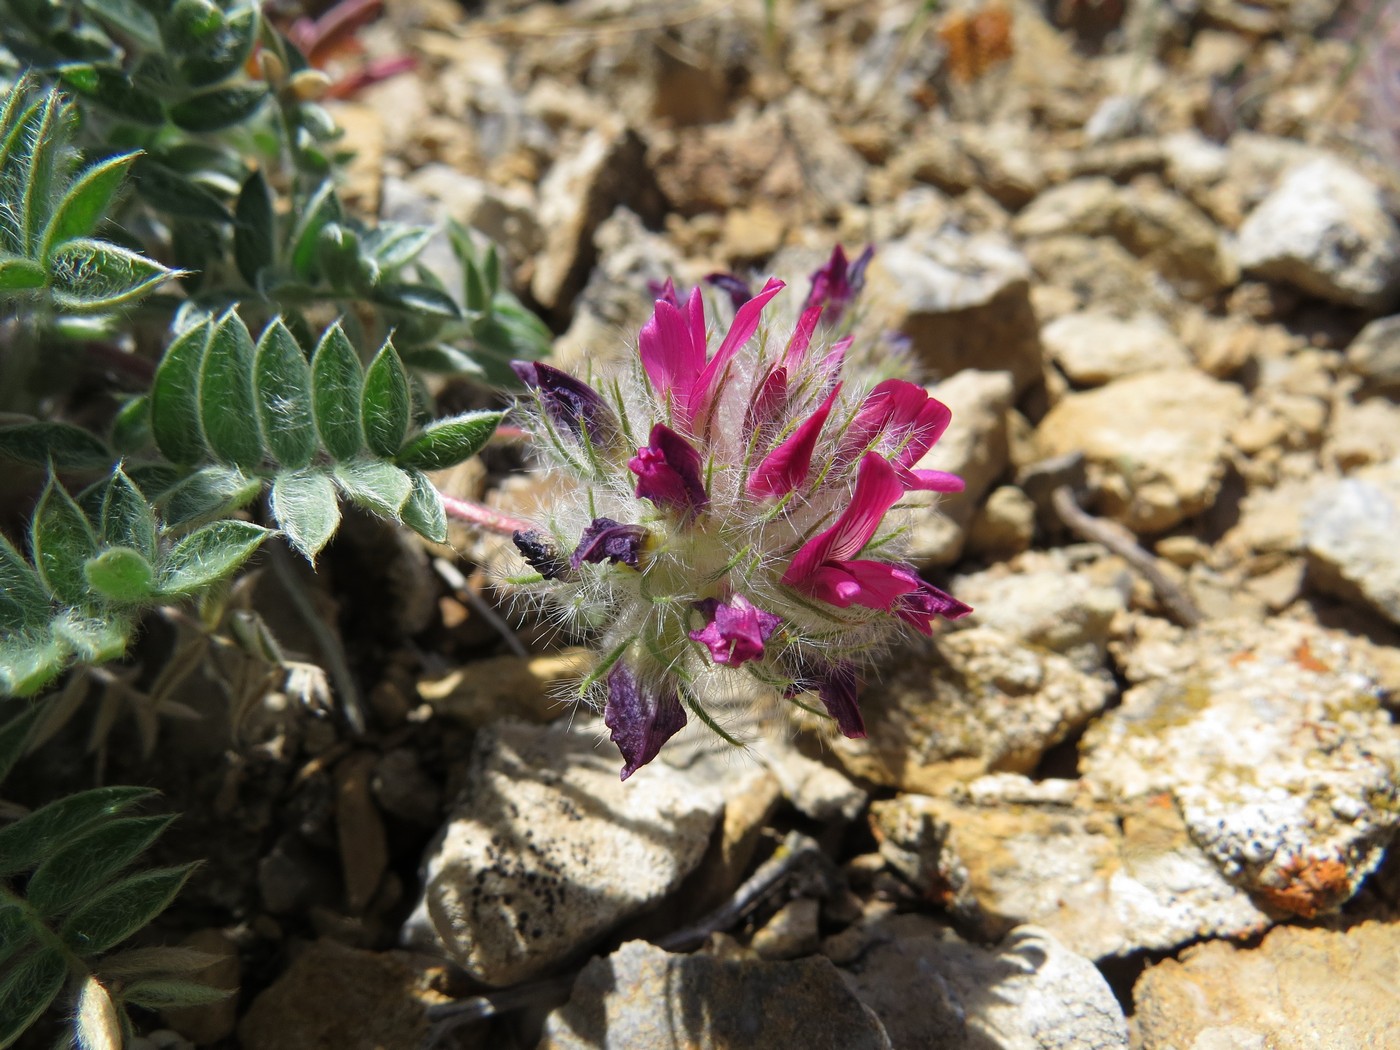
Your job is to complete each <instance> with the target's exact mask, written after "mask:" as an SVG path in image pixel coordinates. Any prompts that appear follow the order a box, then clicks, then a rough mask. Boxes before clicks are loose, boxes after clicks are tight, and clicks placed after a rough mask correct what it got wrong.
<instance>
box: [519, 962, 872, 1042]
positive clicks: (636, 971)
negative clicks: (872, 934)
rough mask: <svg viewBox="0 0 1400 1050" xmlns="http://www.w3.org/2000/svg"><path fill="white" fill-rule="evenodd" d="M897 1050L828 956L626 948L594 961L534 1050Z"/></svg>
mask: <svg viewBox="0 0 1400 1050" xmlns="http://www.w3.org/2000/svg"><path fill="white" fill-rule="evenodd" d="M741 1046H755V1047H757V1046H773V1047H784V1046H790V1047H798V1046H800V1047H811V1048H812V1050H819V1048H821V1050H825V1048H830V1050H890V1041H889V1038H888V1037H887V1036H886V1035H885V1031H884V1028H883V1027H882V1026H881V1024H880V1022H879V1021H878V1020H877V1019H876V1017H875V1015H874V1014H873V1013H871V1012H870V1011H869V1010H868V1009H866V1008H865V1007H864V1006H862V1005H861V1003H860V1000H859V999H857V998H856V996H855V994H854V993H853V992H851V990H850V989H849V988H847V987H846V984H845V983H844V982H843V981H842V979H841V975H840V973H839V972H838V971H837V969H836V967H835V966H833V965H832V964H831V962H830V960H828V959H824V958H821V957H813V958H807V959H798V960H795V961H792V962H765V961H760V960H747V959H717V958H715V957H714V956H713V955H708V954H705V953H703V952H701V953H698V954H695V955H672V954H670V953H668V952H665V951H663V950H662V949H660V948H657V947H655V946H653V945H651V944H647V943H645V942H643V941H629V942H627V943H626V944H624V945H623V946H622V947H621V948H619V949H618V950H617V951H616V952H614V953H613V954H612V955H610V956H608V957H607V958H604V959H594V960H593V961H592V962H590V963H589V964H588V965H587V966H585V967H584V969H583V972H582V973H580V974H579V976H578V979H577V980H576V981H575V982H574V990H573V994H572V996H571V997H570V999H569V1002H568V1003H567V1004H566V1005H565V1006H561V1007H559V1008H558V1009H557V1010H555V1011H553V1012H552V1013H551V1014H550V1015H549V1016H548V1017H547V1018H546V1019H545V1025H544V1034H543V1035H542V1036H541V1038H540V1041H539V1044H538V1045H537V1048H536V1050H690V1048H694V1050H723V1048H727V1047H741Z"/></svg>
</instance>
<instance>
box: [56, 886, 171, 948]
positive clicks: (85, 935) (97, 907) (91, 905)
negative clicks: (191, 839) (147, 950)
mask: <svg viewBox="0 0 1400 1050" xmlns="http://www.w3.org/2000/svg"><path fill="white" fill-rule="evenodd" d="M194 868H195V866H194V865H193V864H185V865H181V866H180V867H177V868H158V869H156V870H155V871H145V872H141V873H140V874H138V875H132V876H131V877H130V878H127V879H123V880H122V881H121V882H119V883H117V884H116V885H115V886H112V887H109V888H108V889H107V890H105V891H103V892H102V893H99V894H97V895H96V896H95V897H91V898H89V900H88V902H87V903H86V904H84V905H83V906H82V907H81V908H79V909H78V910H77V911H75V912H73V913H72V914H71V915H69V916H68V919H67V920H66V921H65V922H64V923H63V926H62V928H61V929H60V930H59V936H60V937H62V938H63V941H64V943H66V944H67V945H68V946H69V948H71V949H72V950H73V951H74V952H76V953H77V954H78V955H80V956H84V957H87V956H92V955H96V954H98V953H99V952H104V951H106V950H107V949H108V948H110V947H112V946H113V945H115V944H120V943H121V942H122V941H124V940H126V938H128V937H130V936H131V935H132V934H133V933H135V932H136V931H137V930H139V929H141V927H143V926H145V925H146V924H147V923H149V922H150V921H151V920H152V919H154V918H155V917H156V916H157V915H159V914H160V913H161V912H163V911H164V910H165V909H166V908H167V907H168V906H169V904H170V902H171V901H172V900H174V899H175V894H177V893H179V892H180V887H181V886H183V885H184V884H185V880H186V879H188V878H189V877H190V873H191V872H192V871H194Z"/></svg>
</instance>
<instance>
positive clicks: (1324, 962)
mask: <svg viewBox="0 0 1400 1050" xmlns="http://www.w3.org/2000/svg"><path fill="white" fill-rule="evenodd" d="M1397 964H1400V926H1397V925H1396V924H1395V923H1378V922H1364V923H1361V924H1360V925H1357V926H1353V927H1351V928H1350V929H1346V930H1328V929H1299V928H1297V927H1293V926H1280V927H1279V928H1277V929H1275V930H1273V931H1272V932H1270V933H1269V935H1268V936H1267V937H1265V938H1264V940H1263V942H1262V943H1261V944H1260V945H1259V946H1258V947H1257V948H1241V947H1237V946H1235V945H1233V944H1228V943H1224V942H1220V941H1213V942H1211V943H1208V944H1200V945H1196V946H1195V947H1192V948H1188V949H1187V950H1186V951H1185V952H1183V953H1182V955H1181V958H1179V959H1166V960H1163V961H1162V962H1160V963H1157V964H1156V965H1155V966H1152V967H1150V968H1149V969H1148V970H1147V971H1146V972H1145V973H1144V974H1143V975H1142V977H1140V978H1139V979H1138V982H1137V985H1136V987H1135V988H1134V989H1133V1001H1134V1003H1135V1005H1136V1023H1137V1030H1138V1038H1139V1040H1140V1043H1139V1045H1141V1047H1142V1050H1177V1048H1181V1047H1196V1048H1198V1050H1207V1048H1214V1047H1220V1048H1222V1050H1223V1048H1224V1047H1231V1048H1238V1050H1263V1048H1265V1047H1268V1048H1269V1050H1354V1048H1357V1047H1372V1046H1373V1047H1382V1046H1388V1045H1389V1044H1390V1043H1391V1042H1393V1041H1394V1038H1395V1033H1396V1032H1400V998H1397V997H1396V995H1395V969H1396V966H1397Z"/></svg>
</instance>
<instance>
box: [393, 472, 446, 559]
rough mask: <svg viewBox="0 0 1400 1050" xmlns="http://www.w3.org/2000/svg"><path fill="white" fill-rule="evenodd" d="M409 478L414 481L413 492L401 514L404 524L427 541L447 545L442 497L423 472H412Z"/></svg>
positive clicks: (409, 473)
mask: <svg viewBox="0 0 1400 1050" xmlns="http://www.w3.org/2000/svg"><path fill="white" fill-rule="evenodd" d="M408 476H409V478H410V479H412V481H413V491H412V492H411V493H410V494H409V497H408V502H407V503H405V504H404V505H403V511H402V513H401V514H400V517H401V518H402V519H403V523H404V524H405V525H407V526H408V527H409V528H410V529H412V530H413V531H414V532H416V533H418V535H420V536H422V537H423V538H424V539H425V540H431V541H432V542H433V543H446V542H447V512H446V511H445V510H444V509H443V506H442V497H441V496H440V495H438V490H437V489H435V488H434V487H433V483H432V482H431V481H429V480H428V478H427V475H425V474H424V473H423V472H422V471H418V470H410V471H409V472H408Z"/></svg>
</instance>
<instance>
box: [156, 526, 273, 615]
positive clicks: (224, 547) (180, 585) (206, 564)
mask: <svg viewBox="0 0 1400 1050" xmlns="http://www.w3.org/2000/svg"><path fill="white" fill-rule="evenodd" d="M267 534H268V530H267V529H264V528H263V527H262V526H261V525H254V524H252V523H251V522H247V521H234V520H227V521H215V522H212V523H210V524H208V525H205V526H204V527H203V528H200V529H196V530H195V531H194V532H192V533H190V534H189V535H188V536H186V537H185V538H184V539H182V540H181V541H180V542H179V543H177V544H175V545H174V546H173V547H171V548H170V550H169V551H168V552H167V553H166V555H165V559H164V560H163V561H162V563H161V566H160V577H159V580H158V582H157V588H158V590H159V592H160V594H162V595H164V596H165V597H169V598H178V597H183V596H187V595H190V594H194V593H195V592H196V591H200V590H203V589H204V588H205V587H208V586H209V585H210V584H212V583H216V582H218V581H219V580H222V579H224V578H225V577H226V576H229V575H230V574H232V573H233V572H234V570H236V569H237V568H238V567H239V566H240V565H242V564H243V563H244V562H245V561H247V560H248V559H249V558H250V557H251V556H252V554H253V552H254V551H255V550H257V549H258V547H259V545H260V544H261V543H262V541H263V540H264V539H265V538H266V537H267Z"/></svg>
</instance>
